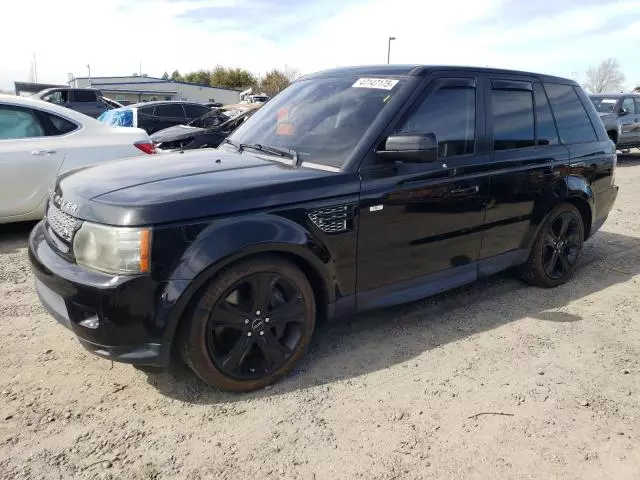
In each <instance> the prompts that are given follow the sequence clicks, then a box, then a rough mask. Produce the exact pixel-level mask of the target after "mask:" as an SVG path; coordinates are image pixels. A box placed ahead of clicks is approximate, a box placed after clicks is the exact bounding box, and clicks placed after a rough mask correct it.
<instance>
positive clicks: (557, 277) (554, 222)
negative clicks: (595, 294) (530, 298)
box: [521, 203, 584, 288]
mask: <svg viewBox="0 0 640 480" xmlns="http://www.w3.org/2000/svg"><path fill="white" fill-rule="evenodd" d="M583 243H584V224H583V221H582V215H580V212H579V211H578V209H577V208H576V207H575V206H574V205H572V204H570V203H564V204H562V205H559V206H558V207H556V208H555V209H554V210H553V211H552V212H551V213H550V214H549V216H548V217H547V219H546V220H545V222H544V224H543V225H542V227H541V228H540V231H539V232H538V236H537V237H536V241H535V243H534V245H533V248H532V249H531V253H530V254H529V259H528V260H527V263H525V264H524V265H523V267H522V270H521V276H522V278H523V280H525V281H526V282H528V283H530V284H532V285H537V286H539V287H547V288H550V287H556V286H558V285H560V284H563V283H565V282H566V281H567V280H568V279H569V277H570V276H571V275H572V274H573V272H574V270H575V269H576V266H577V263H578V257H579V256H580V252H581V251H582V245H583Z"/></svg>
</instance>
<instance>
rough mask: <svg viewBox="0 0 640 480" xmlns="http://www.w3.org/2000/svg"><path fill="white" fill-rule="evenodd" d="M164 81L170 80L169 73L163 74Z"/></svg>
mask: <svg viewBox="0 0 640 480" xmlns="http://www.w3.org/2000/svg"><path fill="white" fill-rule="evenodd" d="M162 79H163V80H169V74H168V73H167V72H164V73H163V74H162Z"/></svg>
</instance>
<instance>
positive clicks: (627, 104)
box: [621, 98, 636, 113]
mask: <svg viewBox="0 0 640 480" xmlns="http://www.w3.org/2000/svg"><path fill="white" fill-rule="evenodd" d="M622 110H626V111H627V112H629V113H636V107H635V105H634V104H633V98H625V99H624V100H623V101H622V107H621V111H622Z"/></svg>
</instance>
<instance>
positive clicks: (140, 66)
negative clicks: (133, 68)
mask: <svg viewBox="0 0 640 480" xmlns="http://www.w3.org/2000/svg"><path fill="white" fill-rule="evenodd" d="M140 76H142V60H140Z"/></svg>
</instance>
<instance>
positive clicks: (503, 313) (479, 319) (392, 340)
mask: <svg viewBox="0 0 640 480" xmlns="http://www.w3.org/2000/svg"><path fill="white" fill-rule="evenodd" d="M639 260H640V238H636V237H630V236H625V235H619V234H615V233H609V232H604V231H601V232H599V233H597V234H596V235H594V237H593V238H592V239H591V240H590V241H589V242H587V243H586V244H585V248H584V251H583V254H582V256H581V261H580V265H579V267H578V269H577V271H576V273H575V277H574V278H573V279H571V280H570V281H569V282H568V283H567V284H566V285H563V286H560V287H558V288H556V289H551V290H546V289H540V288H534V287H529V286H527V285H525V284H523V283H522V282H521V281H520V280H518V279H517V278H515V276H514V275H511V274H510V273H503V274H499V275H496V276H493V277H489V278H486V279H482V280H480V281H478V282H476V283H474V284H471V285H467V286H464V287H460V288H457V289H455V290H452V291H449V292H446V293H443V294H440V295H436V296H433V297H428V298H426V299H423V300H420V301H417V302H413V303H410V304H405V305H401V306H396V307H391V308H386V309H384V310H379V311H374V312H368V313H365V314H361V315H357V316H355V317H353V318H348V319H345V320H343V321H340V322H336V323H325V324H320V325H318V327H317V329H316V332H315V334H314V338H313V340H312V343H311V345H310V348H309V351H308V352H307V354H306V356H305V357H304V358H303V360H302V361H301V363H300V365H299V366H298V368H297V369H296V370H295V371H294V372H293V373H292V374H291V375H289V376H288V377H287V378H285V379H283V380H282V381H281V382H279V383H277V384H275V385H273V386H272V387H267V389H264V390H260V391H257V392H252V393H248V394H233V393H227V392H220V391H218V390H215V389H213V388H211V387H209V386H207V385H206V384H205V383H204V382H202V381H200V380H199V379H198V378H197V377H196V376H195V375H194V374H193V373H191V371H190V370H188V369H187V368H186V367H185V366H184V365H181V364H180V363H176V364H175V365H174V366H172V367H170V368H169V369H167V370H162V371H157V372H153V373H148V374H147V375H148V382H149V383H150V384H151V385H153V386H154V387H155V388H156V389H157V390H158V391H159V392H161V393H162V394H164V395H166V396H168V397H171V398H174V399H177V400H180V401H183V402H186V403H195V404H224V403H233V402H236V401H244V400H248V399H252V398H261V397H267V396H271V395H279V394H282V393H285V392H290V391H294V390H300V389H305V388H308V387H312V386H316V385H325V384H331V383H332V382H339V381H344V380H349V379H353V378H356V377H360V376H362V375H366V374H368V373H372V372H375V371H378V370H383V369H386V368H388V367H391V366H393V365H397V364H400V363H403V362H407V361H409V360H411V359H413V358H415V357H417V356H419V355H422V354H424V353H425V352H428V351H429V350H431V349H434V348H438V347H439V346H441V345H445V344H448V343H452V342H456V341H458V340H461V339H464V338H466V337H469V336H472V335H475V334H478V333H481V332H486V331H489V330H492V329H495V328H498V327H500V326H501V325H504V324H507V323H510V322H514V321H518V320H520V319H523V318H526V317H529V318H533V319H536V320H537V321H540V322H558V323H563V322H578V321H581V320H582V318H581V317H580V316H578V315H575V314H572V313H567V312H563V311H558V309H560V308H561V307H563V306H565V305H567V304H569V303H571V302H574V301H576V300H579V299H581V298H584V297H586V296H588V295H591V294H592V293H595V292H598V291H601V290H604V289H606V288H609V287H611V286H613V285H615V284H618V283H623V282H626V281H628V280H629V279H631V278H632V277H633V276H635V275H637V274H639V273H640V261H639Z"/></svg>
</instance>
